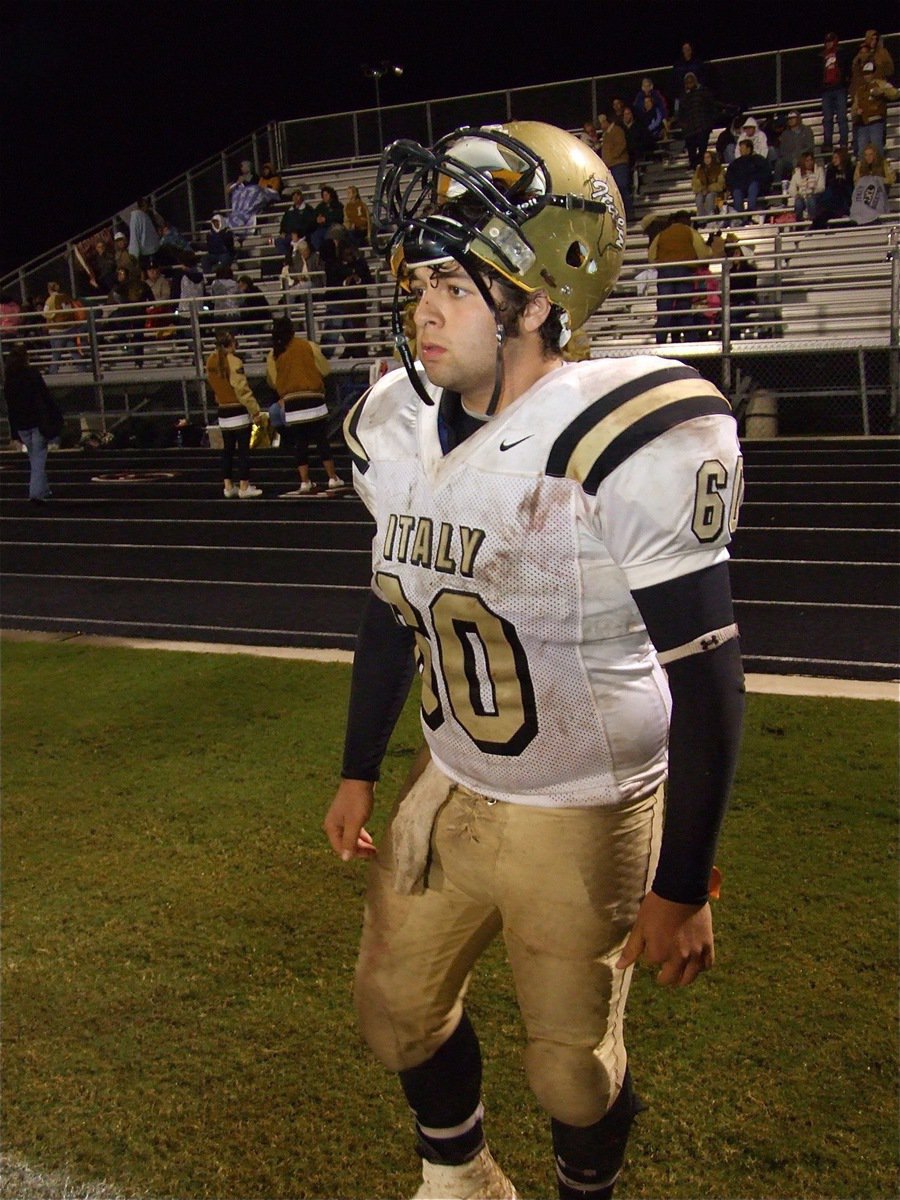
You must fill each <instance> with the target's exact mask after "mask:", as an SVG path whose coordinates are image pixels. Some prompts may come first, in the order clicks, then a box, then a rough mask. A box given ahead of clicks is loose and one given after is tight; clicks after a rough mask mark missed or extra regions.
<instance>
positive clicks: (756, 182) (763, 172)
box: [725, 138, 771, 213]
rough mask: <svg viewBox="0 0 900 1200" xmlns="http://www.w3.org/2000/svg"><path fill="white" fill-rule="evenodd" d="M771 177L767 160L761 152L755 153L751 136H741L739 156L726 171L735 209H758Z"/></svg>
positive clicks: (726, 179)
mask: <svg viewBox="0 0 900 1200" xmlns="http://www.w3.org/2000/svg"><path fill="white" fill-rule="evenodd" d="M770 178H771V176H770V171H769V164H768V162H767V160H766V159H765V158H763V157H762V155H761V154H756V153H754V150H753V142H752V141H751V140H750V138H741V140H740V141H739V142H738V156H737V158H736V159H735V160H734V162H733V163H731V164H730V165H729V167H728V170H727V171H726V172H725V187H726V189H727V190H728V192H729V193H730V194H731V207H732V209H733V211H734V212H736V213H742V212H748V213H752V212H755V211H757V210H758V209H759V208H760V203H759V202H760V200H761V199H762V197H763V196H765V195H766V193H767V192H768V190H769V180H770Z"/></svg>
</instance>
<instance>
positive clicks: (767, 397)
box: [744, 388, 778, 438]
mask: <svg viewBox="0 0 900 1200" xmlns="http://www.w3.org/2000/svg"><path fill="white" fill-rule="evenodd" d="M744 436H745V437H748V438H775V437H778V397H777V396H776V395H775V393H774V392H770V391H769V390H768V388H755V389H754V390H753V391H752V392H751V393H750V399H749V400H748V401H747V419H746V421H745V423H744Z"/></svg>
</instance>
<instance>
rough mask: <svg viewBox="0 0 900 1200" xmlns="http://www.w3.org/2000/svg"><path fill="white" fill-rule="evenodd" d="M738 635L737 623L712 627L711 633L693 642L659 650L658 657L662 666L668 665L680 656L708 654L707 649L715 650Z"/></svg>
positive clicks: (688, 656) (702, 635)
mask: <svg viewBox="0 0 900 1200" xmlns="http://www.w3.org/2000/svg"><path fill="white" fill-rule="evenodd" d="M737 636H738V627H737V625H723V626H722V628H721V629H711V630H710V631H709V633H704V634H701V636H700V637H698V638H694V640H693V641H692V642H685V643H684V645H683V646H673V647H672V649H671V650H658V651H657V653H656V657H657V658H658V659H659V661H660V664H661V665H662V666H664V667H667V666H668V665H669V663H673V662H677V661H678V659H679V658H690V656H691V655H692V654H706V653H707V651H709V650H715V649H717V648H718V647H719V646H721V645H723V644H724V643H725V642H730V641H731V639H732V638H736V637H737Z"/></svg>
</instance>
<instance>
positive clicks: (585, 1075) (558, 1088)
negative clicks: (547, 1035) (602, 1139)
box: [525, 1041, 612, 1126]
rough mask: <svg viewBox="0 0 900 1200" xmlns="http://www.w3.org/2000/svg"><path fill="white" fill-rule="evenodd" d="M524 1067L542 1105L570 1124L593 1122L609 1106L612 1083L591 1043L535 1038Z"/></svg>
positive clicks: (597, 1119)
mask: <svg viewBox="0 0 900 1200" xmlns="http://www.w3.org/2000/svg"><path fill="white" fill-rule="evenodd" d="M525 1070H526V1073H527V1075H528V1082H529V1084H530V1085H531V1090H532V1091H533V1092H534V1094H535V1096H536V1097H537V1101H538V1103H539V1104H540V1105H541V1107H542V1108H543V1109H544V1110H545V1111H546V1112H548V1113H549V1114H550V1116H551V1117H553V1118H555V1119H556V1120H557V1121H564V1122H565V1123H566V1124H568V1125H577V1126H584V1125H591V1124H592V1123H594V1122H595V1121H599V1120H600V1118H601V1117H603V1116H604V1114H605V1113H606V1110H607V1109H608V1108H609V1097H610V1093H611V1091H612V1082H611V1080H610V1079H609V1076H608V1075H607V1073H606V1071H605V1070H604V1068H603V1065H602V1063H601V1062H600V1061H599V1059H598V1058H597V1056H596V1054H595V1053H594V1051H593V1050H592V1049H591V1047H590V1046H564V1045H561V1044H560V1043H559V1042H548V1041H532V1042H529V1044H528V1047H527V1048H526V1050H525Z"/></svg>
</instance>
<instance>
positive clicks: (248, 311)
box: [236, 275, 271, 333]
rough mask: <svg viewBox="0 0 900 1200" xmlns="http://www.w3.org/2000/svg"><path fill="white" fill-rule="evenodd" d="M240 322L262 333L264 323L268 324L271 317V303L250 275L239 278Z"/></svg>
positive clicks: (238, 302)
mask: <svg viewBox="0 0 900 1200" xmlns="http://www.w3.org/2000/svg"><path fill="white" fill-rule="evenodd" d="M237 285H238V294H237V297H236V299H237V306H238V320H239V321H240V323H241V324H242V325H243V326H245V327H247V329H248V332H250V331H251V330H252V331H253V332H255V333H260V332H262V322H263V321H265V322H268V320H269V317H270V316H271V309H270V308H269V302H268V300H267V299H266V295H265V292H262V291H261V290H260V289H259V288H258V287H257V286H256V284H255V283H254V282H253V280H252V279H251V278H250V276H249V275H239V276H238V281H237Z"/></svg>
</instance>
